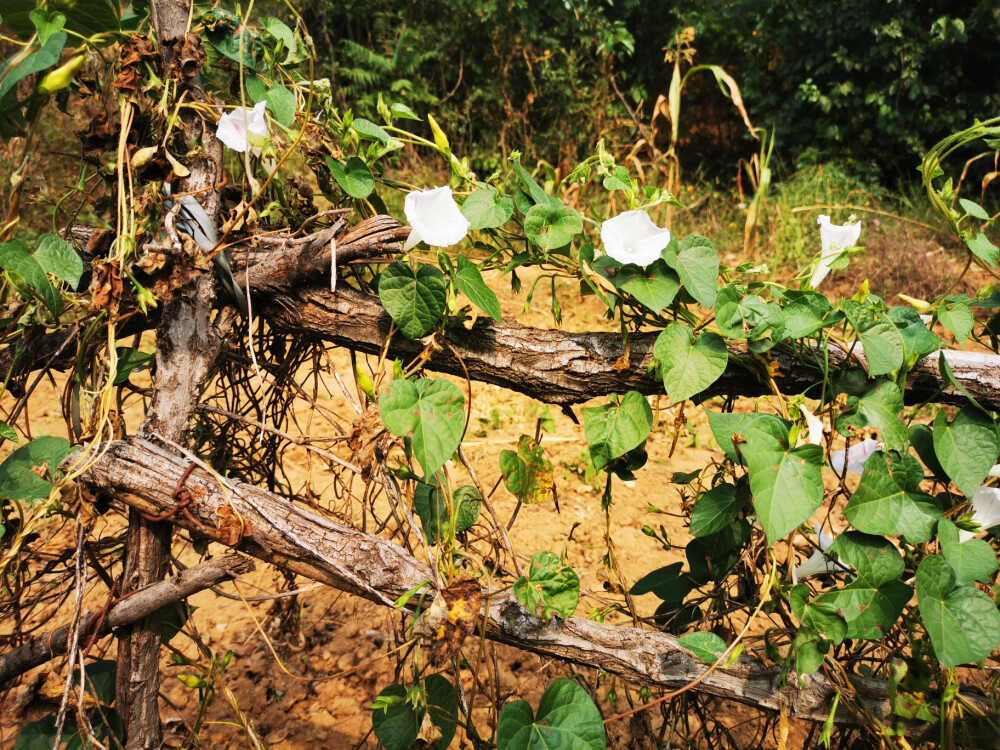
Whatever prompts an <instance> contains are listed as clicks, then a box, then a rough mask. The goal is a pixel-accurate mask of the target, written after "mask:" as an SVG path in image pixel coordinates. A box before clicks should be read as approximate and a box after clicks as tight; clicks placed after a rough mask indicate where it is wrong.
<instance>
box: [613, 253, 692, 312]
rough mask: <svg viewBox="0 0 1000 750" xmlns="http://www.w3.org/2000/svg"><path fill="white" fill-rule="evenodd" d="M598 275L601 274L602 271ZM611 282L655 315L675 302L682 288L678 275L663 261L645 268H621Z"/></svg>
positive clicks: (626, 266) (633, 266) (632, 266)
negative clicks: (678, 291)
mask: <svg viewBox="0 0 1000 750" xmlns="http://www.w3.org/2000/svg"><path fill="white" fill-rule="evenodd" d="M598 273H601V269H599V270H598ZM602 275H604V273H602ZM611 281H612V283H613V284H614V285H615V286H616V287H617V288H618V289H621V290H622V291H623V292H626V293H628V294H630V295H632V296H633V297H635V298H636V299H637V300H638V301H639V302H641V303H642V304H644V305H645V306H646V307H648V308H649V309H650V310H652V311H653V312H654V313H659V312H661V311H662V310H663V309H664V308H665V307H666V306H667V305H669V304H670V303H671V302H673V301H674V297H676V296H677V290H678V289H680V288H681V285H680V281H679V280H678V278H677V274H676V273H674V272H673V271H672V270H670V268H669V267H668V266H667V264H666V263H665V262H664V261H663V260H658V261H656V262H655V263H651V264H650V265H648V266H646V267H645V268H640V267H639V266H636V265H633V264H627V265H624V266H621V267H620V268H619V269H618V272H617V273H616V274H615V276H614V278H613V279H611Z"/></svg>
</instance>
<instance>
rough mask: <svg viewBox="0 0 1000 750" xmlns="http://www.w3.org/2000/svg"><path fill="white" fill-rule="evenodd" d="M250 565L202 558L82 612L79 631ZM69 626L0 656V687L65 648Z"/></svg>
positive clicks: (144, 610)
mask: <svg viewBox="0 0 1000 750" xmlns="http://www.w3.org/2000/svg"><path fill="white" fill-rule="evenodd" d="M253 569H254V563H253V561H252V560H250V559H249V558H246V557H242V556H240V555H226V556H225V557H217V558H215V559H213V560H206V561H205V562H203V563H200V564H198V565H196V566H194V567H193V568H188V569H187V570H185V571H183V572H182V573H179V574H178V575H176V576H173V577H172V578H168V579H166V580H165V581H160V582H159V583H154V584H153V585H151V586H148V587H146V588H144V589H141V590H139V591H136V592H135V593H134V594H133V595H132V596H129V597H128V598H126V599H121V600H119V601H118V603H117V604H115V605H113V606H112V607H111V608H110V609H109V610H108V611H107V612H106V613H101V612H93V613H89V614H87V615H84V617H83V618H82V621H81V625H80V632H81V633H82V634H83V636H84V638H88V637H91V636H93V635H95V626H97V625H98V624H99V623H100V626H99V627H97V628H96V636H97V637H100V636H104V635H107V634H108V633H111V632H112V631H114V630H116V629H117V628H119V627H121V626H122V625H129V624H131V623H133V622H136V621H138V620H141V619H143V618H144V617H147V616H149V615H151V614H152V613H154V612H159V611H160V610H162V609H163V608H164V607H166V606H168V605H170V604H173V603H175V602H179V601H181V600H183V599H186V598H187V597H189V596H191V595H192V594H196V593H198V592H199V591H203V590H205V589H208V588H211V587H212V586H217V585H218V584H220V583H222V582H223V581H228V580H230V579H233V578H236V577H237V576H241V575H243V574H245V573H249V572H250V571H252V570H253ZM69 634H70V626H69V625H64V626H63V627H61V628H59V629H58V630H54V631H52V632H51V633H46V634H44V635H40V636H36V637H34V638H32V639H31V640H30V641H29V642H28V643H25V644H24V645H23V646H18V647H17V648H15V649H14V650H13V651H11V652H10V653H7V654H4V655H3V656H0V687H2V686H3V685H4V683H6V682H8V681H10V680H13V679H14V678H15V677H18V676H20V675H22V674H24V673H25V672H27V671H28V670H29V669H34V668H35V667H37V666H39V665H41V664H44V663H45V662H47V661H49V660H50V659H54V658H56V657H57V656H60V655H62V654H65V653H66V651H67V649H68V648H69Z"/></svg>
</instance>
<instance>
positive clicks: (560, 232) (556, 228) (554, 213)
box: [524, 203, 583, 250]
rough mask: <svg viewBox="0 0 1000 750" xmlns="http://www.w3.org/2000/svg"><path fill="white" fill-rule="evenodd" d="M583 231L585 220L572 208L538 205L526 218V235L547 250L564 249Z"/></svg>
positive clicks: (533, 207)
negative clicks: (564, 246) (563, 247)
mask: <svg viewBox="0 0 1000 750" xmlns="http://www.w3.org/2000/svg"><path fill="white" fill-rule="evenodd" d="M582 231H583V218H582V217H581V216H580V213H579V212H578V211H577V210H576V209H575V208H571V207H570V206H564V205H562V204H560V205H558V206H553V205H551V204H541V203H540V204H537V205H534V206H532V207H531V209H530V210H529V211H528V215H527V216H525V217H524V234H525V235H526V236H527V238H528V240H530V241H531V242H532V243H534V244H535V245H538V246H539V247H540V248H543V249H545V250H551V249H553V248H556V247H562V246H563V245H566V244H569V242H570V241H571V240H572V239H573V238H574V237H575V236H576V235H578V234H580V232H582Z"/></svg>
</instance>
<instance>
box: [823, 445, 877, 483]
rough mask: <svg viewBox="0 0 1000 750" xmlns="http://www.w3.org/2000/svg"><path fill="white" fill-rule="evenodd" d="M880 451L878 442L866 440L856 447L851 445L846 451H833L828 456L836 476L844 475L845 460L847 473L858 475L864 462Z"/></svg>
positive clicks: (862, 469)
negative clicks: (845, 461)
mask: <svg viewBox="0 0 1000 750" xmlns="http://www.w3.org/2000/svg"><path fill="white" fill-rule="evenodd" d="M880 450H882V446H881V445H879V442H878V440H875V439H873V438H867V439H865V440H862V441H861V442H860V443H857V444H856V445H852V446H851V447H850V448H849V449H848V450H846V451H834V452H833V455H831V456H830V466H831V467H832V468H833V470H834V471H835V472H837V473H838V474H843V473H844V460H845V457H846V460H847V471H848V472H853V473H854V474H860V473H861V472H862V471H864V467H865V461H867V460H868V459H869V458H871V456H872V454H873V453H875V452H876V451H880Z"/></svg>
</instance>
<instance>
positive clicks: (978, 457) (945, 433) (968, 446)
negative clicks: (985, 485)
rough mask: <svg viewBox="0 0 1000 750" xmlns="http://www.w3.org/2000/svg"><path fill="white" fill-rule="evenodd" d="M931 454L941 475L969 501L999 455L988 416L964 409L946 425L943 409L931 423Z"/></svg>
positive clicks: (999, 439) (999, 442)
mask: <svg viewBox="0 0 1000 750" xmlns="http://www.w3.org/2000/svg"><path fill="white" fill-rule="evenodd" d="M934 453H935V455H937V458H938V461H940V462H941V467H942V468H943V469H944V470H945V473H946V474H947V475H948V476H949V477H951V481H953V482H954V483H955V486H956V487H958V489H960V490H961V491H962V494H964V495H965V496H966V497H972V496H973V495H974V494H975V493H976V490H978V489H979V486H980V485H981V484H982V482H983V480H984V479H985V478H986V475H987V474H988V473H989V471H990V469H992V468H993V465H994V464H995V463H996V459H997V454H998V453H1000V435H997V428H996V425H995V424H994V423H993V420H992V419H991V418H990V417H989V415H988V414H986V413H985V412H983V411H982V410H981V409H977V408H975V407H974V406H966V407H964V408H962V409H961V410H960V411H959V412H958V414H956V415H955V419H954V421H952V422H951V424H949V423H948V416H947V415H946V414H945V413H944V409H942V410H941V411H939V412H938V414H937V417H936V418H935V419H934Z"/></svg>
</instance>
